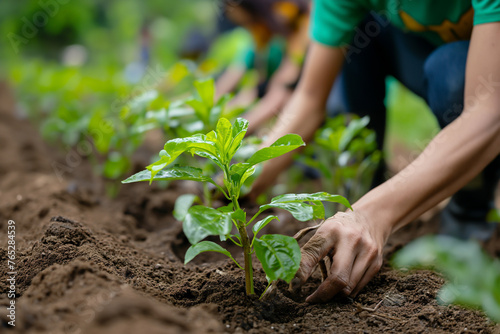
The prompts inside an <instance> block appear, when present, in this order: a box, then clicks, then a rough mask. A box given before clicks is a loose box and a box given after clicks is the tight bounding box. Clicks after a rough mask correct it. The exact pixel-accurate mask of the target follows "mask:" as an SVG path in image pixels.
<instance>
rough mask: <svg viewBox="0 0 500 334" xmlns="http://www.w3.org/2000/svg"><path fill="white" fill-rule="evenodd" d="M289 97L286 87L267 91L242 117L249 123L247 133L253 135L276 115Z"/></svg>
mask: <svg viewBox="0 0 500 334" xmlns="http://www.w3.org/2000/svg"><path fill="white" fill-rule="evenodd" d="M290 95H291V92H290V90H289V89H287V88H286V87H276V88H274V89H273V90H271V91H269V92H268V93H267V94H266V96H264V97H263V98H262V99H261V100H260V101H259V103H258V104H257V105H256V106H255V107H254V108H253V109H252V110H250V111H249V112H248V113H246V114H245V115H244V116H243V117H245V118H246V119H247V120H248V122H249V126H248V132H247V133H248V134H252V133H254V132H255V131H256V130H257V129H259V128H260V127H261V126H262V125H263V124H264V123H265V122H267V121H268V120H269V119H271V118H272V117H273V116H275V115H277V114H278V113H279V112H280V110H281V109H282V108H283V106H284V105H285V103H286V101H287V100H288V98H289V97H290Z"/></svg>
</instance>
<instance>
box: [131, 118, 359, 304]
mask: <svg viewBox="0 0 500 334" xmlns="http://www.w3.org/2000/svg"><path fill="white" fill-rule="evenodd" d="M247 128H248V121H246V120H244V119H241V118H238V119H236V121H235V122H234V124H231V123H230V122H229V121H228V120H227V119H226V118H221V119H220V120H219V121H218V123H217V126H216V130H214V131H210V132H209V133H208V134H206V135H194V136H191V137H187V138H178V139H173V140H169V141H168V142H167V143H166V144H165V147H164V150H162V151H161V152H160V160H158V161H157V162H155V163H153V164H151V165H149V166H148V167H147V169H146V170H144V171H142V172H139V173H137V174H135V175H133V176H131V177H130V178H128V179H126V180H125V181H123V183H131V182H139V181H150V182H151V181H159V180H193V181H199V182H205V183H206V182H208V183H212V184H213V185H214V186H215V187H217V188H218V189H219V190H220V191H221V192H222V193H223V194H224V196H225V197H226V198H227V199H228V201H230V204H229V205H227V206H224V207H220V208H212V207H206V206H202V205H195V206H191V205H192V204H193V199H194V197H193V196H186V197H184V198H183V200H182V201H180V202H178V203H177V204H176V212H175V215H176V217H177V218H180V219H181V220H182V221H183V230H184V233H185V235H186V237H187V238H188V240H189V242H190V243H191V244H192V246H191V247H190V248H189V249H188V250H187V252H186V256H185V263H188V262H189V261H191V260H192V259H193V258H194V257H195V256H197V255H198V254H200V253H202V252H208V251H212V252H219V253H222V254H225V255H227V256H228V257H230V258H231V259H232V260H233V261H234V262H235V263H236V265H237V266H238V267H240V268H241V269H244V271H245V285H246V293H247V294H248V295H251V294H254V281H253V267H252V254H253V253H255V255H256V256H257V259H258V260H259V261H260V262H261V264H262V268H263V269H264V272H265V273H266V275H267V278H268V281H269V283H271V282H272V281H275V280H278V279H282V280H284V281H286V282H288V283H289V282H290V281H291V280H292V278H293V277H294V276H295V273H296V272H297V270H298V269H299V265H300V259H301V253H300V248H299V245H298V243H297V241H296V240H295V239H294V238H292V237H288V236H284V235H279V234H268V235H263V236H260V237H259V236H258V234H259V232H260V231H261V230H262V229H263V228H264V227H265V226H266V225H268V224H269V223H270V222H271V221H273V220H275V219H276V220H277V219H278V218H277V217H276V216H273V215H269V216H267V217H265V218H264V219H261V220H259V221H257V222H256V220H257V217H259V216H260V215H261V213H263V212H264V211H266V210H268V209H273V208H278V209H284V210H287V211H289V212H290V213H291V214H292V215H293V216H294V217H295V218H296V219H298V220H300V221H308V220H313V219H324V218H325V210H324V206H323V203H322V202H324V201H329V202H336V203H341V204H343V205H345V206H347V207H349V208H350V205H349V202H348V201H347V200H346V199H345V198H344V197H342V196H338V195H330V194H327V193H315V194H286V195H281V196H278V197H275V198H273V199H272V201H271V202H270V203H269V204H265V205H262V206H260V208H259V210H258V212H257V213H256V214H255V215H253V216H252V217H249V218H247V216H246V212H245V211H244V210H243V209H242V208H241V207H240V204H239V202H238V199H239V198H240V194H241V188H242V185H243V183H244V182H245V180H247V179H248V178H249V177H250V176H251V175H252V174H253V173H254V172H255V166H256V165H257V164H259V163H262V162H264V161H267V160H270V159H272V158H275V157H278V156H281V155H283V154H286V153H288V152H290V151H292V150H294V149H296V148H298V147H300V146H304V145H305V144H304V142H303V141H302V139H301V138H300V136H298V135H295V134H288V135H285V136H283V137H281V138H280V139H278V140H277V141H276V142H274V143H273V144H272V145H271V146H269V147H264V148H262V149H260V150H258V151H257V152H255V153H254V154H253V155H252V156H251V157H250V158H248V159H247V160H246V161H245V162H240V163H232V159H233V156H234V155H235V154H236V152H237V151H238V150H239V149H240V147H241V145H242V140H243V138H244V136H245V134H246V132H247ZM184 152H187V153H191V154H193V155H198V156H200V157H203V158H207V159H209V160H211V161H213V162H214V163H215V164H216V165H217V166H218V167H219V168H220V169H221V170H222V172H223V175H224V186H219V185H218V184H217V183H216V182H215V181H214V180H213V179H212V177H210V176H208V175H204V174H203V172H202V170H201V169H199V168H194V167H191V166H179V165H175V166H173V167H169V166H170V165H171V164H172V163H173V162H174V161H175V160H176V159H177V157H178V156H179V155H181V154H182V153H184ZM167 167H168V168H167ZM233 226H234V227H235V230H236V231H237V232H235V233H234V234H233V233H232V231H233ZM250 226H252V233H253V235H252V236H250V235H249V233H248V230H247V229H248V228H249V227H250ZM212 235H213V236H217V235H218V236H219V237H220V240H221V241H225V240H229V241H231V242H233V243H234V244H236V245H238V246H239V247H242V248H243V255H244V265H243V266H242V265H240V264H239V263H238V262H237V261H236V259H235V258H234V257H233V256H232V255H231V253H229V252H228V251H227V250H226V249H224V248H223V247H222V246H220V245H218V244H216V243H214V242H211V241H202V240H203V239H205V238H206V237H208V236H212Z"/></svg>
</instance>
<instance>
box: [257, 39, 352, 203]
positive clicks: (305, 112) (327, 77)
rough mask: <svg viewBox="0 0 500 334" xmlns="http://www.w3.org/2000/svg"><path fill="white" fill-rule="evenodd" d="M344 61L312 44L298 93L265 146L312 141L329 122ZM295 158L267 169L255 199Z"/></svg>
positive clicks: (287, 157)
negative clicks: (285, 139) (286, 139)
mask: <svg viewBox="0 0 500 334" xmlns="http://www.w3.org/2000/svg"><path fill="white" fill-rule="evenodd" d="M343 61H344V56H343V52H342V50H341V49H335V48H329V47H326V46H324V45H321V44H316V43H312V45H311V49H310V52H309V54H308V57H307V60H306V64H305V66H304V74H303V76H302V78H301V79H300V82H299V85H298V87H297V89H296V90H295V91H294V93H293V95H292V98H291V99H290V100H289V102H288V104H287V105H286V107H285V108H284V109H283V112H282V113H281V114H280V116H279V118H278V120H277V122H276V124H275V125H274V127H273V129H272V130H271V131H270V133H269V134H268V138H267V139H266V142H265V144H264V145H270V144H272V143H274V142H275V141H276V140H277V139H278V138H280V137H282V136H284V135H286V134H289V133H296V134H298V135H300V136H302V138H303V139H304V141H309V140H310V139H311V138H312V137H313V135H314V132H315V131H316V129H318V127H319V126H320V125H321V123H322V122H323V120H324V118H325V112H324V108H325V104H326V100H327V98H328V94H329V92H330V89H331V87H332V84H333V81H334V80H335V78H336V77H337V75H338V73H339V72H340V69H341V68H342V64H343ZM292 155H293V153H292V154H288V155H285V156H282V157H280V158H276V159H273V160H271V161H270V162H268V163H267V164H265V165H264V170H263V171H262V173H261V175H260V176H259V177H258V178H257V180H256V181H255V183H254V185H253V187H252V192H251V193H250V197H251V198H255V197H256V196H258V195H259V194H260V193H262V192H263V191H264V190H265V189H266V188H267V187H269V186H270V185H272V184H273V183H274V181H275V180H276V177H277V176H278V174H279V173H280V172H282V171H283V170H284V169H285V168H286V167H288V166H289V165H290V164H291V162H292Z"/></svg>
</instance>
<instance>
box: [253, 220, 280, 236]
mask: <svg viewBox="0 0 500 334" xmlns="http://www.w3.org/2000/svg"><path fill="white" fill-rule="evenodd" d="M274 219H276V220H277V221H279V218H278V217H276V216H267V217H266V218H264V219H262V220H259V221H258V222H256V223H255V225H254V226H253V227H252V231H253V233H254V234H257V233H259V232H260V230H262V229H263V228H264V227H266V225H267V224H269V223H270V222H271V221H273V220H274Z"/></svg>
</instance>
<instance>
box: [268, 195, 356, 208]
mask: <svg viewBox="0 0 500 334" xmlns="http://www.w3.org/2000/svg"><path fill="white" fill-rule="evenodd" d="M314 201H321V202H333V203H340V204H342V205H344V206H346V207H348V208H349V209H351V210H352V207H351V204H350V203H349V201H348V200H347V199H346V198H345V197H343V196H340V195H332V194H329V193H326V192H318V193H314V194H285V195H280V196H276V197H274V198H273V199H272V200H271V204H273V203H297V202H314Z"/></svg>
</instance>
